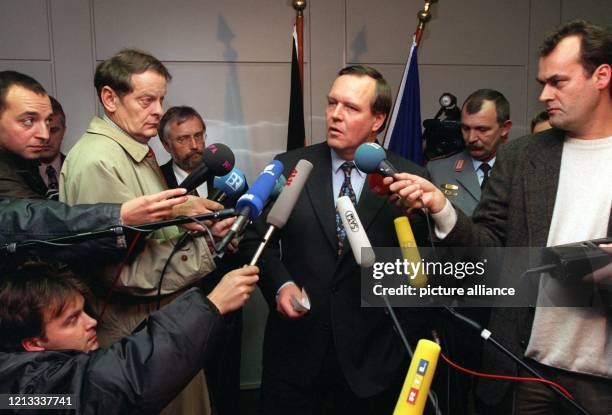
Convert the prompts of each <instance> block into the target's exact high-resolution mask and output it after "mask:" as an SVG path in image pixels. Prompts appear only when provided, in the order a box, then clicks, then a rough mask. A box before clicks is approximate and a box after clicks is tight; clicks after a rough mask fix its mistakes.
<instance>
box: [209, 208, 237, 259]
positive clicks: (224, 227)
mask: <svg viewBox="0 0 612 415" xmlns="http://www.w3.org/2000/svg"><path fill="white" fill-rule="evenodd" d="M234 222H236V217H233V218H227V219H223V220H220V221H218V222H216V223H215V224H214V225H212V226H211V227H210V232H211V233H212V234H213V236H214V237H215V241H219V240H221V239H223V237H224V236H225V235H227V233H228V232H229V230H230V228H231V227H232V225H233V224H234ZM225 251H227V252H232V253H233V252H237V251H238V238H232V240H231V241H230V242H229V243H228V244H227V246H226V247H225Z"/></svg>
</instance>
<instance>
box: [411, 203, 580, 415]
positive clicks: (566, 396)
mask: <svg viewBox="0 0 612 415" xmlns="http://www.w3.org/2000/svg"><path fill="white" fill-rule="evenodd" d="M419 200H420V201H421V204H422V205H423V207H422V208H421V210H422V211H423V212H424V213H425V222H426V223H427V232H428V234H429V242H430V246H431V249H432V252H433V254H434V257H435V258H436V259H437V252H436V248H435V245H434V242H433V240H434V237H435V234H434V233H433V231H432V226H431V222H430V220H431V217H430V215H429V209H427V207H425V203H424V202H423V198H419ZM442 308H444V309H445V310H446V311H448V312H449V313H450V314H452V315H453V316H454V317H456V318H457V319H459V320H461V321H463V322H464V323H466V324H468V325H469V326H471V327H472V328H474V329H476V330H479V331H480V332H481V335H480V337H482V338H483V339H484V340H485V341H489V342H491V344H493V345H494V346H495V347H496V348H498V349H499V350H501V351H502V352H504V353H505V354H506V355H507V356H510V357H511V358H512V360H514V361H515V362H516V363H518V364H519V366H522V367H523V368H524V369H525V370H526V371H528V372H529V373H531V374H533V375H534V376H535V377H533V378H531V377H520V376H508V375H496V374H487V373H481V372H476V371H472V370H470V369H466V368H463V367H461V366H459V365H457V364H456V363H454V362H452V361H451V360H450V359H448V358H447V357H446V356H445V355H444V354H443V353H440V354H441V356H442V358H443V359H444V361H445V362H447V363H448V364H449V365H450V366H452V367H454V368H455V369H458V370H463V371H465V372H466V373H470V374H472V375H474V376H479V377H483V378H491V379H501V380H514V381H528V382H540V383H544V384H547V385H550V386H551V387H552V388H553V389H552V390H553V391H554V392H555V393H556V394H557V395H558V396H559V397H561V398H563V400H564V401H566V402H568V403H569V404H571V405H572V407H573V408H574V409H575V410H576V411H577V412H578V413H581V414H585V415H589V412H588V411H587V410H586V409H584V408H583V407H582V406H581V405H580V404H579V403H578V402H577V401H576V400H575V398H574V397H573V395H572V394H571V393H569V392H568V391H567V390H566V389H565V388H564V387H563V386H561V385H559V384H557V383H555V382H553V381H551V380H549V379H545V378H544V377H543V376H542V375H540V374H539V373H538V372H537V371H536V370H535V369H533V368H531V367H530V366H529V365H528V364H527V363H525V362H524V361H523V360H522V359H520V358H519V357H517V356H515V355H514V354H513V353H512V352H510V351H509V350H508V349H506V348H505V347H504V346H503V345H502V344H501V343H499V342H498V341H497V340H495V339H494V338H493V337H491V334H492V333H491V332H490V331H489V330H487V329H485V328H483V327H481V326H480V324H478V323H476V322H475V321H473V320H471V319H469V318H467V317H466V316H464V315H462V314H461V313H459V312H458V311H457V310H455V309H454V308H453V307H449V306H447V305H443V306H442ZM433 335H434V339H435V340H436V342H437V343H438V344H440V343H439V338H437V337H438V336H437V334H436V333H435V332H433Z"/></svg>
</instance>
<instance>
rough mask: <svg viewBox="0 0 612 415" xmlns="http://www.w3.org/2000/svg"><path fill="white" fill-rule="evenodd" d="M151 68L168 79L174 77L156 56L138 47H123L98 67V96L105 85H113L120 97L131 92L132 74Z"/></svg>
mask: <svg viewBox="0 0 612 415" xmlns="http://www.w3.org/2000/svg"><path fill="white" fill-rule="evenodd" d="M149 70H151V71H154V72H157V73H158V74H160V75H161V76H163V77H164V78H166V81H170V80H171V79H172V76H171V75H170V72H168V69H166V67H165V66H164V64H163V63H161V62H160V61H159V60H158V59H157V58H156V57H154V56H152V55H149V54H148V53H146V52H142V51H139V50H136V49H123V50H122V51H120V52H119V53H117V54H116V55H115V56H112V57H110V58H108V59H106V60H105V61H103V62H101V63H100V64H99V65H98V66H97V67H96V74H95V75H94V85H95V87H96V91H97V92H98V98H100V99H101V96H100V93H101V92H102V88H103V87H105V86H109V87H111V88H112V89H113V91H115V92H116V93H117V94H118V95H119V96H120V97H122V96H124V95H126V94H129V93H130V92H132V90H133V86H132V82H131V80H132V75H135V74H141V73H143V72H146V71H149Z"/></svg>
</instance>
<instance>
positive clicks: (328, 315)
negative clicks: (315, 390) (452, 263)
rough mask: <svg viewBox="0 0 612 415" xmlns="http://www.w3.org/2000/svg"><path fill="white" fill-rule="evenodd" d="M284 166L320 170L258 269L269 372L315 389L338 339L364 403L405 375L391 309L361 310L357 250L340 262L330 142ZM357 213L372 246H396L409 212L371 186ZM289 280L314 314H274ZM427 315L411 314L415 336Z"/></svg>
mask: <svg viewBox="0 0 612 415" xmlns="http://www.w3.org/2000/svg"><path fill="white" fill-rule="evenodd" d="M388 158H389V160H390V162H391V163H392V164H393V165H395V166H396V167H397V168H398V169H399V170H401V171H407V172H411V173H414V174H419V175H425V171H424V169H423V168H421V167H418V166H417V165H415V164H414V163H412V162H409V161H407V160H405V159H403V158H400V157H398V156H396V155H394V154H391V153H389V154H388ZM278 159H279V160H280V161H282V162H283V164H284V174H285V175H286V176H288V175H289V173H290V172H291V169H292V168H293V167H294V166H295V165H296V164H297V162H298V161H299V160H300V159H306V160H309V161H310V162H311V163H312V164H313V165H314V168H313V170H312V173H311V175H310V177H309V179H308V181H307V182H306V186H305V189H304V190H303V191H302V193H301V195H300V196H299V198H298V201H297V204H296V206H295V208H294V210H293V212H292V214H291V216H290V217H289V220H288V222H287V224H286V225H285V226H284V227H283V228H282V229H281V230H278V231H277V232H276V234H275V235H276V239H274V240H273V241H271V243H270V244H269V246H268V248H266V250H265V251H264V254H263V255H262V258H261V259H260V262H259V264H258V265H259V266H260V268H261V273H260V280H259V286H260V288H261V290H262V293H263V295H264V297H265V298H266V301H267V302H268V304H269V306H270V313H269V316H268V321H267V325H266V332H265V339H264V360H263V364H264V371H270V372H272V373H274V375H275V376H277V377H280V378H282V379H283V380H285V381H286V382H288V383H292V384H302V385H308V384H311V383H312V381H313V379H314V378H315V376H316V375H317V374H318V373H319V369H320V367H321V363H322V361H323V357H324V355H325V353H326V351H327V348H328V344H329V342H330V341H332V339H333V342H334V347H335V350H336V354H337V357H338V361H339V363H340V366H341V368H342V371H343V373H344V375H345V377H346V379H347V381H348V383H349V385H350V387H351V389H352V390H353V392H355V393H356V394H357V395H358V396H360V397H369V396H373V395H375V394H378V393H380V392H381V391H384V390H385V389H387V388H388V387H389V386H390V384H391V383H392V382H394V381H397V379H398V376H404V374H405V373H406V372H405V370H406V363H407V353H406V352H405V350H404V348H403V345H402V342H401V340H400V338H399V336H397V335H396V334H395V332H394V330H393V328H392V322H391V319H390V317H389V316H388V315H386V313H385V310H384V309H382V308H365V307H361V291H360V290H361V283H360V280H361V274H360V272H361V271H360V268H359V267H358V266H357V264H356V262H355V259H354V257H353V254H352V252H351V250H350V249H346V250H345V253H344V254H343V255H342V257H340V258H338V257H337V249H338V247H337V245H338V243H337V236H336V219H335V207H334V198H333V197H332V172H331V154H330V148H329V147H328V146H327V144H326V143H322V144H316V145H312V146H310V147H306V148H302V149H298V150H294V151H291V152H288V153H285V154H281V155H279V156H278ZM357 213H358V215H359V217H360V219H361V221H362V223H363V226H364V228H365V229H366V232H367V234H368V237H369V239H370V241H371V243H372V246H375V247H383V246H397V237H396V234H395V229H394V225H393V219H395V218H396V217H398V216H401V215H403V213H402V212H401V211H400V210H398V209H397V208H396V207H395V206H393V205H391V204H389V203H388V202H387V201H386V199H385V198H383V197H380V196H377V195H376V194H374V193H373V192H372V191H371V190H370V188H369V187H368V185H367V183H366V184H365V185H364V187H363V190H362V193H361V197H360V199H359V202H358V205H357ZM266 216H267V214H266V212H264V214H262V215H261V216H260V218H259V219H258V220H257V221H256V223H255V224H254V225H253V226H251V227H250V228H249V230H248V231H247V236H246V238H245V240H244V241H243V244H242V245H241V251H243V248H244V251H246V252H252V251H253V250H254V247H255V246H256V245H258V243H259V240H260V239H261V237H262V235H263V233H264V232H265V229H266V228H267V226H266V225H265V217H266ZM421 219H422V218H421ZM420 225H424V221H423V222H421V224H420ZM420 225H419V224H415V223H413V226H414V227H415V232H417V235H419V233H418V231H417V229H419V230H421V233H420V235H423V233H422V229H424V226H420ZM279 239H280V245H279ZM421 242H423V238H422V237H421ZM280 247H282V252H281V249H280ZM347 247H348V245H347ZM281 254H282V256H281ZM281 258H282V259H281ZM289 280H293V281H295V282H296V284H297V285H298V286H299V287H304V288H305V289H306V291H307V293H308V295H309V297H310V301H311V309H310V311H309V312H308V313H306V314H305V315H304V316H303V317H301V318H299V319H295V320H288V319H285V318H284V317H282V316H281V315H280V314H279V313H278V312H277V311H276V300H275V296H276V293H277V291H278V289H279V287H280V286H281V285H282V284H283V283H285V282H286V281H289ZM402 311H405V310H402ZM421 311H423V310H418V311H416V312H413V313H411V320H410V324H411V325H412V326H411V327H408V328H407V330H408V333H409V334H414V331H415V330H416V329H417V328H420V327H422V323H423V320H424V318H423V317H420V316H423V314H419V313H421ZM400 314H401V312H400ZM405 328H406V327H405Z"/></svg>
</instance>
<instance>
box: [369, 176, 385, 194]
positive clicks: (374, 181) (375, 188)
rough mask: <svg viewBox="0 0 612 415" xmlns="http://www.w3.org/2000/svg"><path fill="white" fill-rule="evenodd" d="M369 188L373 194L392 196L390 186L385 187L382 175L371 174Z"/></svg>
mask: <svg viewBox="0 0 612 415" xmlns="http://www.w3.org/2000/svg"><path fill="white" fill-rule="evenodd" d="M368 186H369V187H370V189H371V190H372V192H374V193H376V194H377V195H378V196H388V195H389V194H391V191H390V190H389V186H385V184H384V183H383V177H382V176H381V175H380V174H376V173H375V174H369V175H368Z"/></svg>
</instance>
